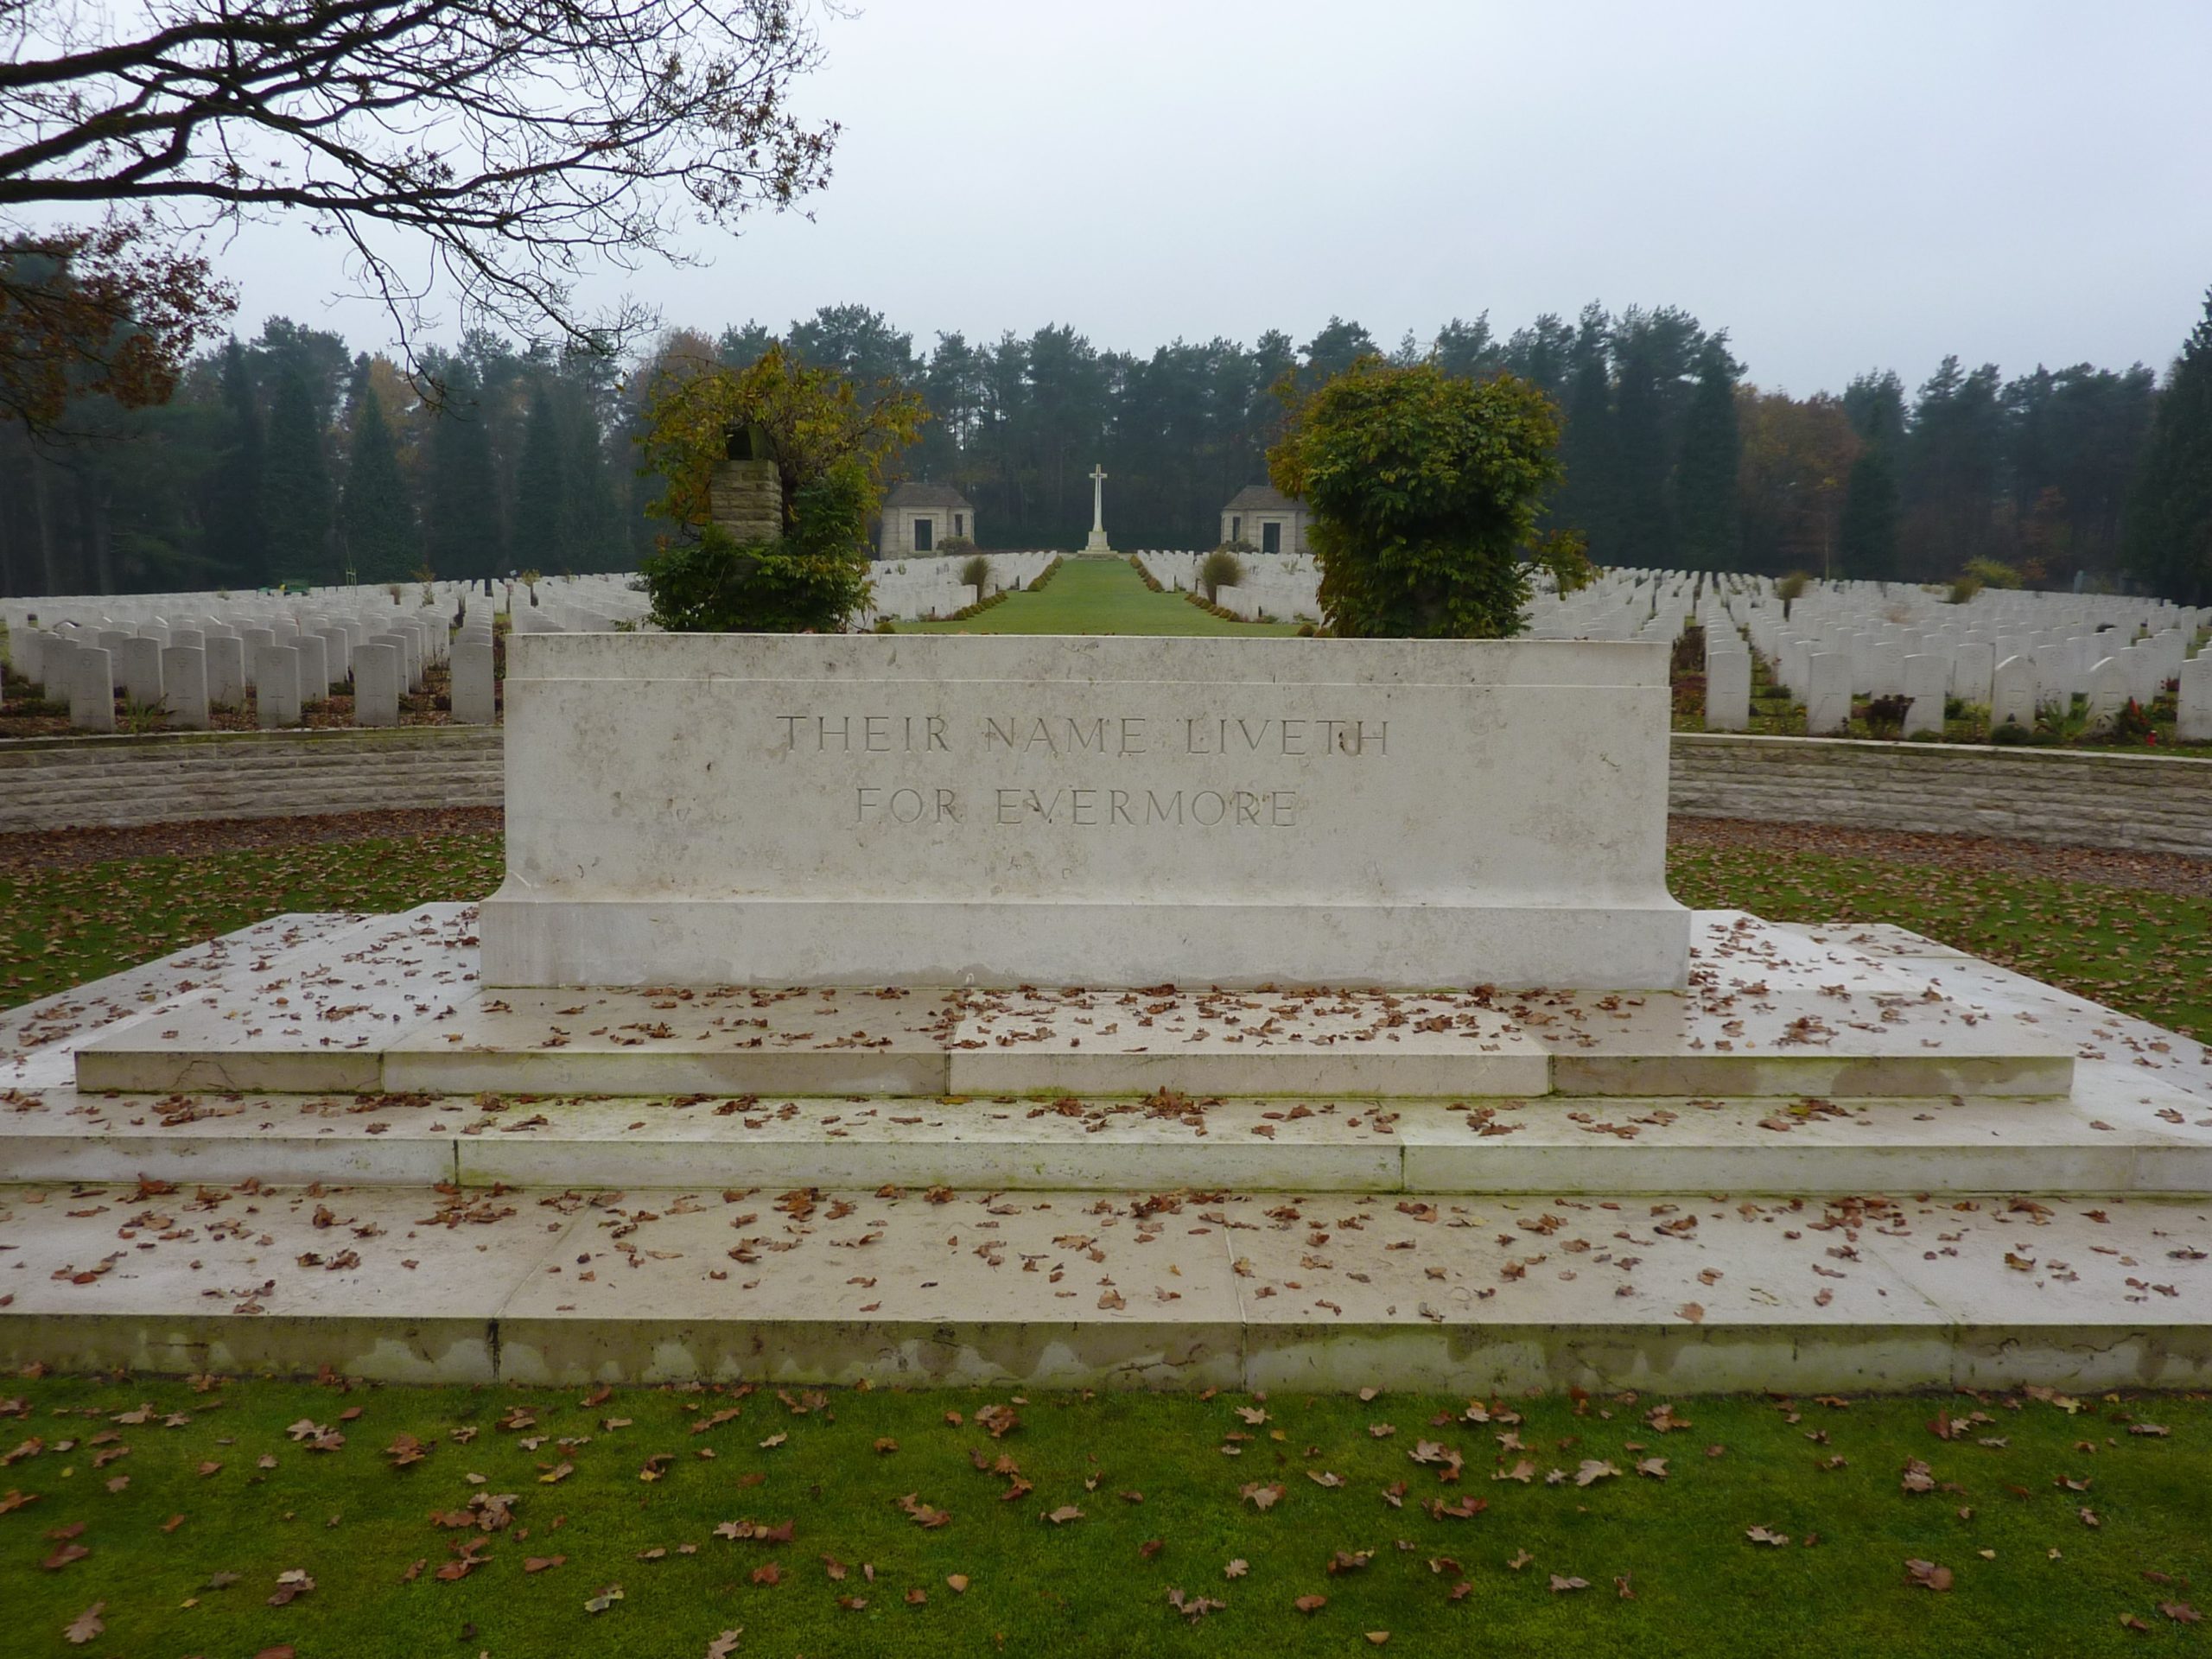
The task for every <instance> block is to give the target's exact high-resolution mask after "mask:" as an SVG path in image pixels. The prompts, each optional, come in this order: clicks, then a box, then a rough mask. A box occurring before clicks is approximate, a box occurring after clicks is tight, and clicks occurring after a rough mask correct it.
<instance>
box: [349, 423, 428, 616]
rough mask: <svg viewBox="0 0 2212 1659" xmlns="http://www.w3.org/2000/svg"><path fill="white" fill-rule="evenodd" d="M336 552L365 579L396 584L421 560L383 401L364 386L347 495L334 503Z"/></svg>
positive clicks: (418, 538)
mask: <svg viewBox="0 0 2212 1659" xmlns="http://www.w3.org/2000/svg"><path fill="white" fill-rule="evenodd" d="M338 530H339V537H340V543H341V545H340V552H341V556H342V557H343V559H344V561H345V563H346V564H348V565H350V566H351V567H352V568H353V575H354V579H355V580H356V581H359V582H377V583H382V582H401V581H404V580H405V579H406V578H407V577H409V576H411V575H414V574H415V572H416V569H418V568H419V567H420V566H421V564H422V563H423V543H422V537H421V535H420V534H419V532H418V531H416V526H415V507H414V504H413V503H412V502H410V500H409V499H407V480H406V479H405V478H404V477H403V476H402V475H401V474H400V470H399V456H398V454H397V451H396V450H395V449H394V448H392V442H391V428H390V427H389V426H387V425H385V418H384V400H383V399H382V398H380V397H378V396H377V392H376V388H375V387H374V386H364V387H363V388H362V391H361V395H360V406H359V414H358V415H357V416H355V418H354V424H353V449H352V451H351V453H350V457H349V459H348V461H347V464H346V493H345V494H344V495H343V496H342V497H340V499H339V504H338Z"/></svg>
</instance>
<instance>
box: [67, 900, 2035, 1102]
mask: <svg viewBox="0 0 2212 1659" xmlns="http://www.w3.org/2000/svg"><path fill="white" fill-rule="evenodd" d="M475 925H476V912H475V907H474V906H461V905H434V906H425V907H423V909H421V910H418V911H415V912H409V913H408V914H407V915H404V916H398V917H378V918H370V919H368V920H365V921H362V922H359V923H357V924H355V925H353V927H351V928H350V929H347V930H345V931H340V932H338V933H335V934H330V935H322V936H318V937H317V938H315V940H314V941H313V942H312V943H308V944H302V945H300V946H298V947H296V949H294V950H291V951H290V952H289V953H287V954H285V955H284V956H283V957H280V958H278V959H277V960H275V961H274V962H272V963H266V964H264V965H262V966H260V967H258V968H256V967H254V966H253V965H252V964H245V965H241V966H234V967H232V969H229V970H228V971H226V972H225V973H219V974H211V975H210V976H209V977H208V978H207V981H206V982H202V983H200V984H197V985H195V986H194V988H193V989H192V990H191V991H189V992H188V993H185V994H183V995H178V996H175V997H174V998H172V999H171V1000H169V1001H168V1002H167V1003H166V1004H165V1005H164V1006H163V1008H162V1013H161V1014H160V1017H153V1016H151V1015H150V1014H149V1015H141V1016H140V1017H137V1018H136V1019H133V1020H130V1021H129V1022H127V1023H124V1024H118V1025H115V1026H112V1027H110V1028H107V1029H105V1030H102V1031H99V1032H97V1033H90V1034H89V1035H88V1036H87V1037H86V1039H85V1040H83V1041H82V1042H81V1043H80V1044H78V1045H76V1046H75V1047H74V1073H73V1080H74V1082H75V1083H76V1084H77V1085H78V1086H79V1088H82V1089H86V1090H130V1091H133V1092H138V1093H163V1092H168V1091H171V1090H257V1091H263V1092H270V1093H297V1092H309V1093H312V1092H318V1091H327V1090H361V1091H372V1092H373V1091H378V1090H382V1091H385V1092H390V1093H416V1092H425V1093H432V1094H471V1093H475V1092H478V1091H481V1090H495V1091H505V1092H508V1093H530V1094H548V1093H558V1094H571V1095H573V1094H606V1095H656V1094H682V1093H688V1092H696V1091H708V1092H713V1091H726V1092H731V1093H749V1094H755V1095H769V1094H787V1093H788V1094H803V1095H846V1094H857V1095H905V1096H944V1095H973V1094H1008V1095H1036V1094H1047V1095H1078V1096H1079V1095H1087V1094H1096V1095H1124V1094H1145V1093H1153V1092H1157V1091H1158V1090H1163V1089H1165V1090H1176V1091H1179V1092H1181V1093H1184V1094H1188V1095H1193V1096H1232V1095H1253V1096H1261V1095H1268V1096H1300V1095H1310V1094H1342V1095H1352V1096H1360V1095H1372V1096H1542V1095H1548V1094H1570V1095H1590V1096H1676V1095H1738V1096H1779V1095H1823V1096H1832V1095H1847V1096H1951V1095H1957V1094H1975V1095H1984V1096H2056V1095H2063V1094H2064V1093H2065V1092H2066V1091H2067V1090H2068V1088H2069V1086H2070V1084H2071V1080H2072V1076H2073V1065H2074V1060H2073V1050H2072V1047H2071V1046H2069V1045H2068V1044H2067V1043H2065V1042H2064V1041H2063V1040H2061V1039H2057V1038H2056V1037H2054V1036H2053V1035H2051V1034H2050V1033H2048V1032H2046V1031H2044V1030H2043V1029H2041V1028H2040V1027H2039V1025H2038V1023H2037V1020H2035V1019H2034V1018H2033V1017H2032V1016H2029V1015H2024V1014H2020V1013H2019V1012H2018V1011H2008V1010H2005V1009H2004V1008H2002V1007H1997V1006H1991V1005H1985V1004H1982V1003H1980V1002H1977V1001H1973V1000H1971V999H1967V998H1961V997H1960V996H1957V995H1953V994H1952V993H1951V992H1949V991H1948V990H1947V989H1946V988H1945V984H1944V981H1945V973H1944V971H1943V969H1944V968H1945V966H1946V965H1947V964H1944V963H1941V962H1940V961H1931V960H1928V959H1919V958H1915V957H1909V956H1904V955H1898V954H1895V953H1877V952H1875V951H1871V950H1866V949H1862V948H1859V947H1856V946H1853V945H1852V944H1848V943H1847V942H1846V941H1845V940H1844V939H1842V938H1840V937H1832V936H1827V935H1821V936H1815V935H1813V934H1808V933H1805V932H1802V931H1796V930H1792V929H1786V928H1777V927H1774V926H1771V925H1767V924H1765V923H1762V922H1759V921H1758V920H1757V919H1756V918H1751V917H1748V916H1745V915H1743V914H1741V913H1740V912H1702V913H1700V914H1699V915H1698V916H1697V917H1696V918H1694V930H1693V938H1694V944H1693V945H1692V947H1691V950H1692V954H1691V959H1690V983H1689V985H1688V988H1686V989H1684V990H1682V991H1678V992H1669V991H1653V992H1637V993H1627V992H1609V993H1591V992H1576V991H1498V990H1494V989H1492V988H1488V987H1480V988H1473V989H1469V990H1462V991H1456V992H1437V993H1431V994H1416V993H1411V992H1388V991H1370V990H1335V989H1313V988H1289V987H1274V986H1265V987H1260V988H1254V989H1249V990H1242V991H1223V990H1217V989H1212V988H1190V987H1182V986H1168V985H1161V986H1155V987H1152V988H1147V989H1144V990H1117V991H1091V990H1083V989H1046V988H1023V989H1019V990H1014V991H992V990H979V989H973V988H953V989H945V988H903V987H886V988H878V989H875V990H856V989H852V988H829V989H823V990H815V989H811V988H804V987H799V988H783V989H768V988H747V987H735V988H721V989H714V990H697V989H693V988H687V987H677V986H671V987H664V988H643V989H569V990H533V989H524V988H511V987H510V988H486V987H485V986H483V985H481V984H480V983H479V981H478V965H477V938H476V933H475Z"/></svg>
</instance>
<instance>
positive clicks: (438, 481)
mask: <svg viewBox="0 0 2212 1659" xmlns="http://www.w3.org/2000/svg"><path fill="white" fill-rule="evenodd" d="M477 389H478V387H477V380H476V376H475V373H474V371H473V370H471V369H470V368H469V367H468V365H467V363H466V362H461V361H456V362H455V363H454V365H453V367H452V372H451V373H450V374H449V375H448V378H447V381H446V399H445V406H444V407H443V408H442V409H441V410H439V411H438V415H437V418H436V419H435V421H433V422H432V423H431V425H430V477H429V490H428V494H429V501H428V503H427V506H428V512H426V514H425V515H424V516H425V520H426V522H425V524H424V526H423V528H424V530H425V531H426V535H425V538H424V539H425V540H426V541H427V543H428V544H429V547H428V550H429V561H430V567H431V569H434V570H435V571H436V572H437V574H438V575H441V576H445V577H448V578H462V577H467V576H485V575H493V574H495V573H504V572H505V569H507V559H506V550H505V545H504V543H503V541H502V539H501V537H500V535H499V473H498V471H497V469H496V468H495V467H493V464H492V429H491V425H490V423H488V422H487V421H486V419H485V412H484V410H483V408H482V407H481V405H480V404H479V403H478V402H477Z"/></svg>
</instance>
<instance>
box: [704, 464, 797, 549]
mask: <svg viewBox="0 0 2212 1659" xmlns="http://www.w3.org/2000/svg"><path fill="white" fill-rule="evenodd" d="M707 514H708V517H709V518H711V519H712V520H713V521H714V523H715V525H716V527H717V528H719V529H721V530H724V531H728V533H729V536H730V538H731V539H732V540H733V541H739V542H780V541H781V540H783V539H784V485H783V480H782V479H781V478H780V477H779V476H778V475H777V472H776V463H775V462H774V461H716V462H715V470H714V471H713V473H712V474H709V477H708V480H707Z"/></svg>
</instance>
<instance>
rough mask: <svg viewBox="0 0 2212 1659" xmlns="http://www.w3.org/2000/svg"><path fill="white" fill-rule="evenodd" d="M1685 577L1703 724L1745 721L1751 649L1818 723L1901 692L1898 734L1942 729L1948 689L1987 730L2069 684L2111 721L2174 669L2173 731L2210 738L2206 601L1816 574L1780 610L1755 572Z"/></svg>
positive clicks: (2046, 705) (2098, 720) (2056, 702)
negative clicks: (1958, 597) (1950, 598)
mask: <svg viewBox="0 0 2212 1659" xmlns="http://www.w3.org/2000/svg"><path fill="white" fill-rule="evenodd" d="M1868 590H1872V591H1868ZM1694 591H1695V593H1696V597H1695V600H1694V604H1695V616H1696V620H1697V621H1698V622H1699V623H1700V626H1701V627H1702V630H1703V632H1704V636H1705V650H1706V664H1707V666H1706V726H1707V729H1708V730H1712V731H1742V730H1745V729H1746V728H1747V727H1748V725H1749V723H1750V696H1751V652H1752V651H1753V650H1754V649H1756V650H1757V651H1758V653H1759V655H1760V656H1761V657H1762V658H1764V659H1765V660H1766V661H1767V662H1768V664H1770V669H1771V671H1772V674H1773V677H1774V678H1775V679H1776V681H1777V683H1780V684H1781V685H1783V687H1784V688H1785V689H1786V690H1788V691H1789V694H1790V696H1791V697H1792V698H1793V700H1794V701H1796V702H1799V703H1802V705H1803V706H1804V709H1805V711H1806V730H1807V731H1808V733H1811V734H1816V735H1824V734H1834V733H1837V732H1840V731H1843V730H1844V729H1846V728H1847V725H1848V723H1849V721H1850V719H1851V710H1852V700H1853V697H1854V696H1859V695H1864V696H1870V697H1896V698H1900V699H1903V700H1904V703H1905V709H1904V715H1903V730H1904V734H1905V735H1907V736H1914V735H1917V734H1923V733H1933V734H1940V733H1941V732H1942V730H1943V722H1944V714H1945V709H1946V706H1947V704H1948V702H1950V701H1951V700H1956V701H1957V702H1961V703H1963V704H1968V705H1973V706H1975V707H1978V708H1980V709H1986V710H1987V711H1988V714H1989V718H1990V724H1991V728H1992V729H1995V728H2000V727H2003V726H2005V725H2006V724H2008V723H2009V724H2012V725H2017V726H2018V727H2019V728H2022V729H2023V730H2028V729H2031V728H2033V727H2034V725H2035V723H2036V719H2037V713H2038V711H2039V710H2044V709H2057V710H2061V711H2065V710H2070V709H2071V708H2072V707H2073V704H2074V700H2075V697H2077V696H2080V697H2082V698H2083V699H2084V700H2085V701H2086V703H2087V715H2088V725H2089V728H2090V729H2092V730H2099V729H2108V728H2110V727H2111V726H2112V725H2113V722H2114V721H2116V720H2117V719H2118V718H2119V717H2120V714H2121V713H2122V712H2123V711H2124V710H2125V709H2126V706H2127V705H2128V703H2129V702H2134V703H2135V704H2137V705H2138V706H2139V708H2144V709H2147V708H2148V707H2149V706H2150V704H2151V703H2152V701H2153V700H2154V699H2155V698H2156V697H2157V696H2158V695H2159V693H2160V692H2161V691H2162V690H2164V688H2165V687H2166V686H2167V685H2168V684H2170V683H2171V684H2175V685H2176V686H2177V691H2178V708H2177V722H2176V736H2177V739H2178V740H2179V741H2183V742H2205V741H2212V652H2203V651H2201V650H2199V649H2198V647H2197V644H2196V641H2197V638H2198V635H2199V633H2200V632H2201V631H2202V629H2203V628H2204V627H2205V626H2206V625H2207V624H2208V622H2212V612H2207V611H2204V610H2199V609H2192V608H2190V607H2183V606H2175V605H2170V604H2167V603H2165V602H2164V601H2152V600H2144V599H2123V598H2114V597H2112V596H2108V595H2107V596H2083V595H2075V594H2019V593H2005V594H1988V595H1977V596H1976V599H1977V601H1979V600H1982V599H1985V598H1986V601H1987V602H1986V603H1975V602H1971V601H1970V602H1969V603H1967V604H1964V605H1958V606H1953V605H1948V604H1941V603H1931V602H1930V599H1929V595H1926V594H1923V593H1922V592H1921V591H1920V590H1916V589H1898V588H1890V589H1888V590H1887V591H1886V592H1885V591H1884V590H1882V589H1881V588H1879V587H1878V585H1876V584H1871V583H1851V584H1821V585H1816V586H1815V587H1814V588H1810V589H1808V592H1807V593H1806V594H1804V595H1802V596H1801V597H1800V598H1798V599H1797V600H1796V601H1794V602H1793V603H1791V604H1790V605H1789V607H1787V612H1788V613H1787V614H1786V615H1785V614H1784V613H1783V612H1784V607H1783V606H1782V604H1781V602H1780V601H1778V600H1777V598H1776V597H1775V596H1774V594H1773V593H1772V591H1771V586H1770V584H1767V585H1765V586H1764V588H1762V587H1761V585H1760V584H1759V583H1758V579H1750V580H1748V581H1747V580H1745V579H1742V578H1726V577H1724V578H1721V579H1719V580H1718V581H1715V582H1711V584H1710V585H1708V586H1703V587H1701V588H1697V589H1695V590H1694ZM1678 597H1679V595H1678V594H1675V593H1674V592H1672V591H1671V590H1662V598H1661V600H1660V602H1659V610H1660V611H1661V612H1663V613H1671V612H1672V608H1673V605H1674V603H1675V600H1676V599H1677V598H1678ZM1747 636H1748V638H1747ZM2192 652H2195V653H2196V654H2194V655H2192Z"/></svg>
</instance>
